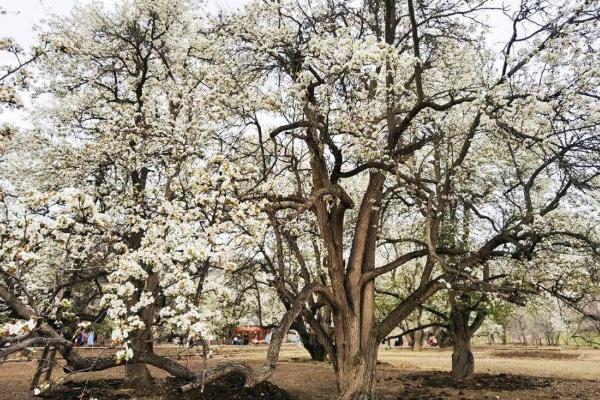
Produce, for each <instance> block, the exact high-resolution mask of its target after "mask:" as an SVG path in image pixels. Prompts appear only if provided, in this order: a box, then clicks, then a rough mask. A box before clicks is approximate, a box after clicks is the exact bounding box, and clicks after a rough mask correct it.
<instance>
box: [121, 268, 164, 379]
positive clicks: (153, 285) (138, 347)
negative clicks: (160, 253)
mask: <svg viewBox="0 0 600 400" xmlns="http://www.w3.org/2000/svg"><path fill="white" fill-rule="evenodd" d="M140 286H143V287H144V289H145V290H148V291H150V292H154V293H155V291H156V290H157V288H158V276H157V275H156V274H155V273H153V272H150V273H149V274H148V278H147V279H146V281H145V282H144V283H140ZM138 296H139V295H138ZM138 296H135V297H134V300H133V302H134V303H135V302H137V301H138V300H139V297H138ZM155 311H156V309H155V305H154V304H151V305H148V306H147V307H145V308H144V309H143V310H142V312H141V315H140V317H141V319H142V321H143V322H144V328H143V329H140V330H138V331H136V332H135V333H134V336H133V340H132V343H131V347H132V349H133V352H134V353H139V354H154V346H153V341H154V338H153V336H152V326H153V325H154V314H155ZM125 380H126V386H127V387H128V388H131V389H135V390H136V391H138V390H143V389H145V388H148V387H149V386H150V385H152V376H151V375H150V371H149V370H148V367H146V364H127V365H126V366H125Z"/></svg>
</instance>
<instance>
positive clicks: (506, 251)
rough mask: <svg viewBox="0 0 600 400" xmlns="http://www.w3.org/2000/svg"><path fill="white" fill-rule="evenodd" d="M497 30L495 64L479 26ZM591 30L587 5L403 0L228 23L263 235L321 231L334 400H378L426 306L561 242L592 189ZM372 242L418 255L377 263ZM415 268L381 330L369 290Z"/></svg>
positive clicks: (257, 12)
mask: <svg viewBox="0 0 600 400" xmlns="http://www.w3.org/2000/svg"><path fill="white" fill-rule="evenodd" d="M504 11H506V13H505V12H504ZM505 14H508V15H509V17H508V19H507V21H508V23H509V24H511V25H512V27H513V29H512V34H511V35H508V36H507V37H506V38H505V42H504V44H505V46H504V48H503V50H502V51H500V52H499V53H498V52H496V53H495V52H494V50H493V49H492V47H491V44H490V39H488V35H489V31H488V30H487V29H486V25H485V18H486V15H488V16H489V15H492V18H493V16H495V15H499V16H502V18H504V15H505ZM598 17H599V14H598V5H597V4H596V3H595V2H592V1H585V0H583V1H577V2H572V1H570V2H561V3H560V4H549V3H548V4H547V3H531V4H530V3H529V2H526V3H523V4H522V5H521V6H520V7H517V8H516V9H512V10H502V9H501V7H500V6H499V5H495V4H494V3H491V2H490V3H487V2H478V3H471V2H464V3H463V2H459V3H457V2H450V1H445V0H440V1H435V2H434V3H427V4H424V3H421V2H416V1H413V0H407V1H365V2H359V3H352V4H349V3H347V2H286V1H283V2H273V3H270V2H258V1H257V2H252V3H250V5H248V6H247V7H246V8H245V9H244V11H243V12H241V13H236V14H233V15H231V16H229V17H225V18H223V19H222V22H221V23H220V24H219V29H220V31H221V32H222V35H223V37H224V39H223V41H224V42H225V43H227V44H228V50H229V51H230V54H231V56H230V63H229V64H228V67H227V68H226V70H231V71H233V72H234V76H235V79H236V82H238V86H237V88H236V90H237V91H239V92H240V94H239V97H238V98H244V97H247V98H251V99H252V101H250V102H248V103H247V104H246V105H245V107H243V108H241V109H239V108H238V109H237V110H233V111H234V112H235V111H238V115H239V117H240V118H243V119H244V120H245V121H247V126H246V127H245V129H243V131H242V132H241V133H240V134H239V136H238V137H239V138H240V139H239V140H240V141H241V140H242V138H243V142H244V146H248V143H247V142H248V140H249V139H251V138H253V140H254V143H255V146H256V153H257V154H264V155H265V156H264V162H263V166H266V168H264V169H263V171H264V172H263V174H264V175H265V177H264V180H265V181H266V182H269V181H270V182H272V184H271V185H270V188H269V189H270V190H269V191H268V192H266V193H265V195H264V198H266V199H267V200H269V202H270V204H269V205H270V208H271V211H270V212H271V215H272V216H273V217H272V218H275V219H276V220H277V225H280V226H281V225H285V224H286V223H289V222H288V221H293V220H294V219H295V218H298V215H299V214H301V215H306V216H309V217H310V218H311V219H312V221H313V223H314V225H315V226H316V228H317V229H316V231H317V232H316V235H317V236H318V239H319V241H320V243H321V246H322V249H323V252H322V254H323V260H324V261H323V265H325V266H326V269H327V277H328V280H327V282H325V283H322V282H314V281H313V286H312V287H313V288H314V290H317V288H318V290H319V296H321V297H322V298H323V299H324V301H326V302H327V303H328V305H329V306H330V307H331V309H332V315H333V326H334V329H333V337H334V338H335V344H336V346H335V355H334V357H335V358H336V360H337V361H336V363H334V365H335V366H336V368H335V369H336V371H335V372H336V376H337V381H338V387H339V390H340V399H370V398H373V396H374V394H373V383H374V377H375V370H376V359H377V351H378V344H379V342H380V341H381V340H382V339H383V338H385V337H386V336H387V335H388V334H389V332H391V330H392V329H394V327H396V326H397V325H398V324H399V323H401V322H402V321H403V320H404V319H405V318H407V317H408V316H409V315H410V314H411V313H412V312H413V311H414V310H415V309H416V308H417V307H418V306H419V305H420V304H422V303H423V302H425V301H426V300H427V299H428V298H430V297H431V296H433V295H434V294H435V293H437V292H438V291H440V290H442V289H445V288H446V286H450V287H452V285H460V286H464V285H471V286H473V287H477V286H488V287H489V286H490V285H494V282H488V279H487V274H486V272H485V267H484V266H485V265H487V263H488V261H490V260H492V259H495V258H502V257H513V256H517V257H519V256H524V255H525V254H529V253H531V251H530V250H531V249H532V248H535V246H536V245H537V244H539V242H540V238H544V237H549V236H555V238H556V237H560V236H568V235H569V232H564V231H556V230H554V229H553V228H552V223H545V222H546V221H550V220H551V219H552V218H553V215H554V214H555V213H557V212H558V211H559V210H560V209H561V208H562V207H568V201H566V199H569V200H571V199H572V197H570V196H574V197H578V196H585V192H586V190H589V189H591V188H592V187H593V185H595V181H596V178H597V176H598V172H599V170H598V160H597V153H596V150H597V148H598V145H599V144H600V141H599V139H600V137H599V136H598V134H597V126H598V122H599V120H598V116H599V114H598V101H597V100H598V96H597V92H596V90H597V81H598V71H599V69H598V60H597V57H594V53H595V52H596V50H597V49H596V47H597V44H598V43H597V42H596V41H594V40H593V39H592V38H593V37H595V36H597V34H598V31H597V26H596V25H597V24H595V23H596V22H597V20H598ZM267 133H268V135H267ZM269 141H270V143H269ZM267 143H268V144H267ZM273 143H274V144H273ZM233 145H234V146H235V143H233ZM285 176H287V178H286V177H285ZM285 179H288V180H289V181H290V182H293V184H282V182H283V181H284V180H285ZM574 197H573V198H574ZM450 212H455V213H457V214H458V215H463V216H465V215H467V214H469V215H470V217H471V218H473V220H474V222H473V228H472V229H471V230H470V232H469V236H470V237H471V239H472V240H470V241H469V243H470V246H469V247H468V248H461V247H460V246H452V245H447V244H446V243H444V240H443V238H444V236H443V232H441V229H442V221H443V220H444V219H445V218H447V216H448V215H449V213H450ZM292 223H293V222H292ZM272 225H273V226H275V225H276V224H272ZM382 231H385V232H392V233H394V234H395V238H394V237H392V238H391V239H401V238H402V237H406V235H410V234H413V235H415V233H417V234H418V236H417V237H418V238H420V239H421V238H422V239H421V240H419V241H412V242H407V243H405V245H404V246H403V247H402V248H401V249H400V250H401V251H399V252H398V253H397V254H396V257H394V258H393V259H392V260H390V261H388V262H383V263H382V261H383V260H382V257H381V254H382V252H384V250H385V248H384V246H382V245H381V244H380V242H379V240H378V239H379V238H380V236H381V232H382ZM417 259H422V260H424V265H425V267H424V268H423V270H422V273H421V274H420V276H419V280H418V282H419V283H418V285H417V286H416V288H415V289H414V290H413V291H412V292H410V293H408V294H407V296H406V297H404V298H402V299H400V300H399V301H398V302H397V304H396V306H395V307H394V308H393V309H392V311H390V312H389V313H388V314H387V315H385V316H382V317H381V318H380V319H376V318H375V308H374V299H375V296H376V292H375V288H376V280H377V278H378V277H381V276H383V275H385V274H388V273H391V271H393V270H395V269H398V268H403V267H404V266H405V265H407V264H408V263H409V262H411V261H413V260H417ZM311 279H312V278H311ZM305 283H306V284H307V285H308V284H309V282H305ZM307 287H308V286H307Z"/></svg>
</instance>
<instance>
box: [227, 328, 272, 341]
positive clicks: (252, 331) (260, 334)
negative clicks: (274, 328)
mask: <svg viewBox="0 0 600 400" xmlns="http://www.w3.org/2000/svg"><path fill="white" fill-rule="evenodd" d="M234 333H235V335H236V336H238V337H239V338H243V337H244V336H246V335H248V338H249V339H250V341H251V342H252V341H253V340H255V339H256V340H258V341H259V342H262V341H264V340H265V336H267V333H269V330H268V329H267V328H264V327H262V326H238V327H237V328H235V331H234Z"/></svg>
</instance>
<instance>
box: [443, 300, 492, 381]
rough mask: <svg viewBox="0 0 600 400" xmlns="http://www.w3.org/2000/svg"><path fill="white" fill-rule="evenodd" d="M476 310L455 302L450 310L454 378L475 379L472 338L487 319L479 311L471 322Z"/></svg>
mask: <svg viewBox="0 0 600 400" xmlns="http://www.w3.org/2000/svg"><path fill="white" fill-rule="evenodd" d="M473 311H474V310H473V309H472V308H469V307H468V306H465V305H464V304H461V303H459V302H453V304H452V308H451V311H450V333H451V335H452V349H453V351H452V379H453V380H454V381H455V382H457V383H458V382H465V381H469V380H471V379H473V373H474V371H475V359H474V358H473V353H472V352H471V338H472V337H473V334H474V333H475V332H476V331H477V329H479V327H480V326H481V324H482V323H483V321H484V320H485V317H486V313H485V312H483V311H478V312H477V314H476V316H475V318H474V320H473V322H472V323H471V324H469V320H470V317H471V313H472V312H473Z"/></svg>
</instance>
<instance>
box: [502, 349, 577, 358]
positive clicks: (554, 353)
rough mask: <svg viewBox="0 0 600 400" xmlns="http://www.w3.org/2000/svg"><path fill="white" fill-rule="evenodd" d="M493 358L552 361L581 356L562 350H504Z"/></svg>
mask: <svg viewBox="0 0 600 400" xmlns="http://www.w3.org/2000/svg"><path fill="white" fill-rule="evenodd" d="M492 356H494V357H500V358H546V359H551V360H574V359H576V358H578V357H579V354H577V353H563V352H562V351H560V350H518V351H506V350H503V351H496V352H493V353H492Z"/></svg>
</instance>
